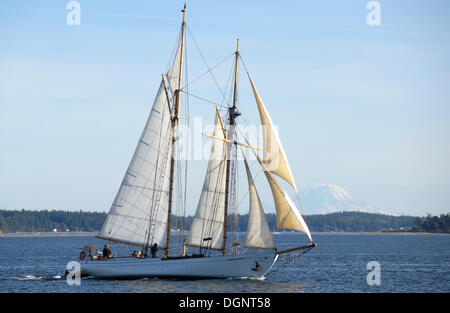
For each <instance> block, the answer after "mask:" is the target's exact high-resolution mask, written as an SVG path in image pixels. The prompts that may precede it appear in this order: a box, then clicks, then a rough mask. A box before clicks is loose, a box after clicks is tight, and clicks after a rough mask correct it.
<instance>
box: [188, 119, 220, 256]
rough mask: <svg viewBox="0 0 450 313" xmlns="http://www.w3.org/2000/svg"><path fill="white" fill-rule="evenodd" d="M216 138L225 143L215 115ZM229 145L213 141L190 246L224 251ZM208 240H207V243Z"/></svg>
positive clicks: (190, 237) (191, 233)
mask: <svg viewBox="0 0 450 313" xmlns="http://www.w3.org/2000/svg"><path fill="white" fill-rule="evenodd" d="M214 136H215V137H217V138H222V139H224V138H225V136H224V132H223V129H222V126H221V120H220V116H219V114H218V113H216V119H215V126H214ZM226 152H227V144H226V143H225V142H224V141H222V140H219V139H212V140H211V153H210V159H209V162H208V168H207V171H206V177H205V181H204V183H203V189H202V193H201V195H200V200H199V202H198V206H197V211H196V213H195V217H194V220H193V222H192V225H191V229H190V232H189V238H188V245H190V246H194V247H209V248H211V249H217V250H219V249H222V244H223V226H224V225H223V222H224V210H225V184H226ZM204 239H207V240H204Z"/></svg>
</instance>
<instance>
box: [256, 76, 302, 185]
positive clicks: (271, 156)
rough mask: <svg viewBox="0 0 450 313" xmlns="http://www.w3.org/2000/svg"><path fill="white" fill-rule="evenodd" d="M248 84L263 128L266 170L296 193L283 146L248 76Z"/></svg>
mask: <svg viewBox="0 0 450 313" xmlns="http://www.w3.org/2000/svg"><path fill="white" fill-rule="evenodd" d="M248 78H249V80H250V83H251V85H252V89H253V94H254V95H255V100H256V104H257V106H258V111H259V116H260V118H261V125H262V126H263V139H264V149H263V162H264V164H265V166H266V168H267V169H268V170H269V171H270V172H271V173H273V174H275V175H277V176H279V177H281V178H282V179H284V180H286V181H287V182H288V183H289V184H290V185H291V186H292V187H293V188H294V190H295V192H297V186H296V185H295V181H294V178H293V176H292V173H291V169H290V167H289V163H288V160H287V158H286V154H285V153H284V149H283V146H282V145H281V141H280V138H279V137H278V133H277V131H276V129H275V127H274V124H273V122H272V119H271V118H270V115H269V113H268V112H267V110H266V107H265V106H264V103H263V102H262V100H261V97H260V96H259V94H258V91H257V90H256V87H255V85H254V84H253V81H252V79H251V78H250V75H248Z"/></svg>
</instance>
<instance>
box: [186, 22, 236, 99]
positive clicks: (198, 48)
mask: <svg viewBox="0 0 450 313" xmlns="http://www.w3.org/2000/svg"><path fill="white" fill-rule="evenodd" d="M186 28H187V30H188V33H189V35H191V37H192V40H193V41H194V44H195V46H196V47H197V50H198V52H199V53H200V55H201V57H202V59H203V61H204V62H205V65H206V67H207V68H208V69H209V68H210V67H209V65H208V62H206V58H205V56H204V55H203V53H202V51H201V50H200V47H199V46H198V44H197V41H196V40H195V38H194V36H193V35H192V33H191V30H190V29H189V26H188V25H186ZM233 54H234V53H233ZM209 73H211V77H212V78H213V80H214V82H215V83H216V86H217V88H218V89H219V91H220V93H221V94H222V96H223V97H224V98H225V95H224V93H223V92H222V89H221V88H220V86H219V83H218V82H217V80H216V78H215V77H214V74H213V73H212V72H211V71H210V72H209ZM225 101H226V100H225ZM227 104H228V106H230V104H229V103H228V102H227Z"/></svg>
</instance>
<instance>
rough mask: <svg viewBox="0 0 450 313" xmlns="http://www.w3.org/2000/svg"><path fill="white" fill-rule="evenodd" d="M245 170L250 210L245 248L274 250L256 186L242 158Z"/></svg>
mask: <svg viewBox="0 0 450 313" xmlns="http://www.w3.org/2000/svg"><path fill="white" fill-rule="evenodd" d="M244 164H245V169H246V171H247V179H248V188H249V197H250V208H249V215H248V226H247V234H246V238H245V244H244V247H245V248H257V249H258V248H259V249H275V243H274V241H273V238H272V234H271V233H270V228H269V225H268V224H267V219H266V215H265V214H264V210H263V207H262V205H261V200H260V199H259V196H258V192H257V191H256V186H255V183H254V181H253V178H252V174H251V172H250V168H249V167H248V164H247V160H246V159H245V157H244Z"/></svg>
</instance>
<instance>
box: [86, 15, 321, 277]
mask: <svg viewBox="0 0 450 313" xmlns="http://www.w3.org/2000/svg"><path fill="white" fill-rule="evenodd" d="M182 13H183V22H182V27H181V35H180V40H179V42H178V43H177V46H176V52H175V57H174V59H173V62H172V63H171V66H170V68H169V70H168V72H167V73H165V74H163V75H162V80H161V84H160V87H159V90H158V92H157V95H156V99H155V101H154V104H153V107H152V110H151V112H150V116H149V118H148V120H147V123H146V125H145V128H144V130H143V132H142V135H141V137H140V139H139V142H138V145H137V147H136V150H135V152H134V155H133V157H132V160H131V162H130V164H129V166H128V168H127V170H126V173H125V176H124V178H123V180H122V184H121V186H120V188H119V191H118V192H117V195H116V197H115V199H114V202H113V204H112V206H111V209H110V212H109V214H108V216H107V218H106V221H105V223H104V225H103V227H102V229H101V230H100V232H99V233H98V235H97V237H98V238H101V239H104V240H106V241H107V242H109V243H111V242H115V243H121V244H126V245H130V246H137V247H140V248H142V255H143V256H144V257H142V256H139V257H137V256H136V255H133V256H124V257H111V256H108V255H105V254H103V255H102V256H99V257H96V255H97V252H96V251H94V250H95V248H94V247H87V248H86V249H84V250H83V252H82V255H81V259H82V263H81V271H82V273H83V274H85V275H91V276H94V277H98V278H141V277H179V278H256V279H261V278H264V276H265V275H266V274H267V273H268V272H269V271H270V270H271V268H272V267H273V265H274V264H275V262H276V261H277V259H278V257H279V256H280V255H287V254H298V253H304V252H306V251H309V250H310V249H311V248H313V247H314V246H315V245H316V244H315V243H314V242H313V240H312V237H311V233H310V231H309V229H308V226H307V225H306V223H305V221H304V219H303V217H302V216H301V214H300V212H299V211H298V209H297V208H296V206H295V204H294V202H293V201H292V199H291V198H290V197H289V196H288V194H287V193H286V191H285V190H284V189H283V188H282V186H281V185H280V183H279V182H278V180H277V178H276V177H275V175H276V176H278V177H279V178H281V179H283V180H285V181H286V182H287V183H288V184H289V185H290V186H291V187H292V188H293V189H294V191H295V192H297V189H296V185H295V181H294V178H293V176H292V173H291V170H290V167H289V163H288V160H287V158H286V154H285V152H284V150H283V147H282V145H281V141H280V139H279V137H278V134H277V132H276V129H275V127H274V124H273V122H272V120H271V117H270V116H269V114H268V112H267V110H266V108H265V106H264V104H263V102H262V100H261V98H260V96H259V94H258V91H257V89H256V87H255V85H254V83H253V81H252V79H251V78H250V74H248V72H247V74H248V78H249V81H250V84H251V87H252V90H253V93H254V96H255V100H256V105H257V108H258V112H259V115H260V119H261V124H262V127H263V129H264V131H263V136H264V147H263V149H262V150H263V155H262V156H260V155H259V154H258V151H257V150H260V149H258V148H256V147H253V146H252V145H251V144H250V143H249V141H248V140H247V138H245V137H244V136H242V134H240V133H239V131H238V129H237V128H236V120H237V119H238V118H239V116H241V115H242V114H243V113H241V112H240V111H238V109H237V107H236V103H237V101H236V99H237V87H238V70H239V60H240V53H239V40H238V43H237V49H236V52H235V53H234V85H233V97H232V101H230V103H232V104H231V105H228V106H227V110H226V114H227V118H226V121H225V122H224V120H223V119H222V117H221V114H220V110H219V109H218V108H217V107H216V109H215V123H214V131H213V134H212V135H210V134H204V135H205V136H207V137H209V138H211V139H210V140H211V143H212V145H211V151H210V157H209V161H208V167H207V171H206V175H205V179H204V184H203V188H202V192H201V195H200V199H199V202H198V206H197V211H196V214H195V217H194V219H193V222H192V225H191V227H190V230H189V233H188V234H187V236H185V234H184V233H182V234H179V235H178V236H173V234H172V235H171V227H172V226H173V222H172V216H173V208H174V198H177V197H176V196H175V180H176V179H175V178H176V177H177V181H179V182H181V181H183V180H184V181H186V182H187V181H188V180H189V177H187V175H186V177H184V178H185V179H180V177H182V173H178V174H177V173H176V171H177V170H179V168H180V167H179V166H177V162H179V161H177V160H176V154H177V151H178V150H177V144H178V137H177V127H178V124H179V122H180V120H181V116H180V105H181V92H184V90H183V88H182V73H183V61H184V59H183V58H184V54H185V51H184V50H185V29H186V6H185V7H184V9H183V10H182ZM242 149H249V150H250V151H251V152H252V153H253V154H254V155H255V157H256V159H257V161H258V164H259V166H260V168H261V169H262V171H263V172H264V174H265V177H266V179H267V181H268V183H269V186H270V189H271V191H272V195H273V199H274V203H275V208H276V215H277V221H276V228H277V229H290V230H295V231H301V232H304V233H305V234H306V235H307V237H308V239H309V244H307V245H304V246H297V247H292V248H290V249H287V250H278V249H277V247H276V246H275V242H274V240H273V237H272V234H271V232H270V229H269V226H268V223H267V219H266V216H265V214H264V210H263V207H262V204H261V201H260V198H259V195H258V192H257V190H256V186H255V183H254V181H253V176H252V173H251V171H250V167H249V164H248V162H247V160H246V158H245V154H244V153H242V155H243V161H244V165H245V169H246V174H247V175H246V176H247V183H248V195H249V199H250V200H249V222H248V226H247V231H246V238H245V240H244V242H243V244H242V243H241V242H240V240H239V238H238V237H237V236H236V235H235V234H236V229H235V228H234V227H233V222H232V221H231V218H235V217H236V210H237V209H236V208H237V201H236V194H237V184H236V180H237V176H238V175H236V167H237V166H236V164H237V162H238V159H237V153H238V151H239V150H241V152H242ZM186 166H187V164H186ZM177 186H178V192H179V194H182V192H184V194H185V192H186V189H183V188H182V187H180V186H181V184H178V185H177ZM178 198H182V197H178ZM229 232H230V233H231V238H229V237H228V233H229ZM174 237H177V238H174ZM174 240H178V241H179V244H178V247H180V249H178V248H177V249H171V245H172V244H173V242H174ZM180 240H182V244H180ZM155 244H156V245H155ZM153 246H155V247H156V246H157V247H158V248H159V249H163V250H164V255H163V256H162V257H146V256H147V255H149V250H151V247H153ZM173 250H176V253H174V252H173ZM189 253H190V254H189Z"/></svg>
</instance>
